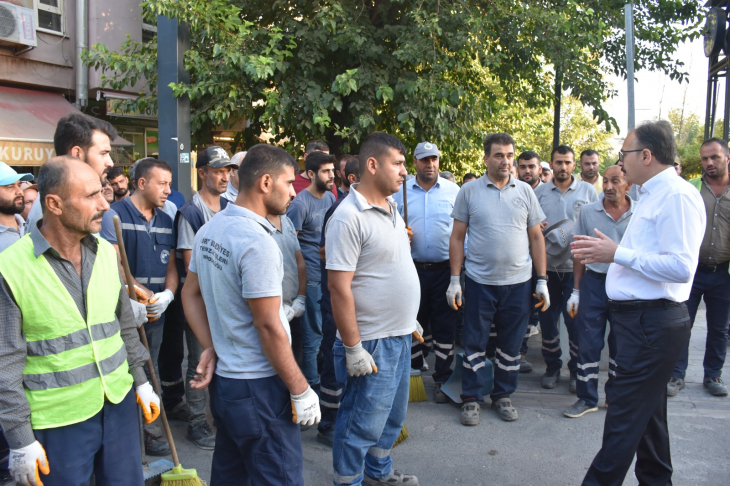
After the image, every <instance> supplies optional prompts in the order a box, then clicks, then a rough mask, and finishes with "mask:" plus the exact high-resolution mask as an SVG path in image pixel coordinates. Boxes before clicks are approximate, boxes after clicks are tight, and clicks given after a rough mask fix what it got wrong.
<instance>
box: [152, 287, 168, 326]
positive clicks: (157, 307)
mask: <svg viewBox="0 0 730 486" xmlns="http://www.w3.org/2000/svg"><path fill="white" fill-rule="evenodd" d="M173 300H175V295H174V294H173V293H172V291H171V290H170V289H165V290H163V291H162V292H157V293H156V294H155V295H153V296H152V298H151V299H150V300H149V302H148V303H147V314H150V315H151V316H152V317H151V318H150V319H151V320H153V321H156V320H157V319H159V318H160V316H162V313H163V312H165V310H167V306H168V305H170V303H171V302H172V301H173Z"/></svg>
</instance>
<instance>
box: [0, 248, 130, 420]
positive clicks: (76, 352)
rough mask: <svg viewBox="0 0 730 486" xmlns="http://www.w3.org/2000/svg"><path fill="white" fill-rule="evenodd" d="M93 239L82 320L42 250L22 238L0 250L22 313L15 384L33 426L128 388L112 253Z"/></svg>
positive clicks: (81, 414) (77, 412)
mask: <svg viewBox="0 0 730 486" xmlns="http://www.w3.org/2000/svg"><path fill="white" fill-rule="evenodd" d="M97 241H98V245H99V246H98V251H97V254H96V259H95V262H94V268H93V270H92V273H91V278H90V279H89V284H88V288H87V292H86V308H87V318H86V321H84V320H83V319H82V318H81V314H80V313H79V310H78V307H77V306H76V303H75V302H74V300H73V298H72V297H71V295H70V294H69V292H68V291H67V290H66V288H65V287H64V286H63V283H62V282H61V280H60V279H59V278H58V276H57V275H56V273H55V272H54V271H53V268H51V266H50V264H49V263H48V261H47V260H46V257H45V256H44V255H41V256H39V257H38V258H36V257H35V255H34V254H33V240H32V239H31V238H30V237H28V238H21V240H20V241H18V242H17V244H15V245H13V246H11V247H10V248H8V249H7V250H5V251H4V252H2V253H0V273H2V275H3V278H4V279H5V281H6V282H7V284H8V286H9V287H10V290H11V291H12V293H13V297H14V298H15V302H16V303H17V304H18V307H19V308H20V310H21V313H22V316H23V335H24V336H25V338H26V342H27V355H26V362H25V368H24V369H23V385H24V387H25V395H26V398H27V399H28V404H29V405H30V411H31V414H30V420H31V426H32V427H33V428H34V429H46V428H56V427H62V426H64V425H70V424H74V423H78V422H83V421H84V420H86V419H88V418H90V417H93V416H94V415H95V414H97V413H98V412H99V410H101V409H102V407H103V405H104V399H105V397H106V399H108V400H109V401H110V402H112V403H119V402H121V401H122V400H123V399H124V397H125V396H126V395H127V393H129V391H130V388H131V387H132V382H133V380H132V376H131V375H130V374H129V367H128V365H127V350H126V347H125V345H124V341H123V340H122V337H121V333H120V328H119V322H118V321H117V317H116V314H115V312H116V308H117V303H118V301H119V293H120V291H121V282H120V280H119V269H118V268H119V267H118V262H117V254H116V251H115V250H114V248H113V247H112V246H111V245H110V244H109V243H107V242H106V241H104V240H101V239H97Z"/></svg>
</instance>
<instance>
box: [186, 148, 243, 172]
mask: <svg viewBox="0 0 730 486" xmlns="http://www.w3.org/2000/svg"><path fill="white" fill-rule="evenodd" d="M206 165H207V166H210V167H213V168H214V169H220V168H221V167H228V166H229V165H235V166H236V167H238V166H237V165H236V164H235V163H234V162H232V161H231V158H230V157H229V156H228V152H226V149H224V148H223V147H219V146H217V145H214V146H212V147H208V148H206V149H204V150H201V151H200V152H198V161H197V162H196V164H195V167H196V168H198V169H199V168H201V167H205V166H206Z"/></svg>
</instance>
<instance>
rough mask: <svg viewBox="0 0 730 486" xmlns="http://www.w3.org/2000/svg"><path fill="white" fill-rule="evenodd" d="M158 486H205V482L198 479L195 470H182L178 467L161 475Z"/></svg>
mask: <svg viewBox="0 0 730 486" xmlns="http://www.w3.org/2000/svg"><path fill="white" fill-rule="evenodd" d="M160 486H206V484H205V481H203V480H202V479H200V478H199V477H198V472H197V471H196V470H195V469H183V467H182V466H180V465H178V466H175V467H173V468H172V471H169V472H166V473H163V474H162V482H161V483H160Z"/></svg>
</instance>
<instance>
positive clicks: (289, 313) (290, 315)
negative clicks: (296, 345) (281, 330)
mask: <svg viewBox="0 0 730 486" xmlns="http://www.w3.org/2000/svg"><path fill="white" fill-rule="evenodd" d="M281 307H283V308H284V315H286V320H287V321H289V322H291V320H292V319H294V318H295V317H296V316H295V315H294V309H292V308H291V306H289V305H286V304H281Z"/></svg>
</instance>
